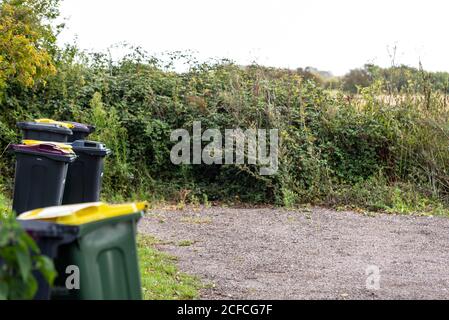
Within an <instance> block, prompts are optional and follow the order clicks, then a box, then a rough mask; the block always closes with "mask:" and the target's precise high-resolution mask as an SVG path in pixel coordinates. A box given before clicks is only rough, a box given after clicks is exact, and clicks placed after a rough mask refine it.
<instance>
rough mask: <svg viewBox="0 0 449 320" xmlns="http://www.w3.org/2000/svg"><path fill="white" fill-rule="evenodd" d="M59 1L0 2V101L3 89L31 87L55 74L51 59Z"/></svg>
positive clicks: (12, 0) (21, 0)
mask: <svg viewBox="0 0 449 320" xmlns="http://www.w3.org/2000/svg"><path fill="white" fill-rule="evenodd" d="M58 2H59V0H4V1H2V2H1V3H0V98H2V95H3V94H4V90H5V88H6V87H7V86H12V85H14V84H16V83H17V84H18V85H21V86H23V87H32V86H33V85H35V83H36V82H37V81H41V80H43V81H45V79H46V77H47V76H49V75H52V74H55V73H56V69H55V66H54V64H53V59H52V51H54V50H55V48H56V47H55V41H56V37H55V33H56V30H55V28H54V27H53V26H52V25H51V24H50V22H51V21H52V20H53V19H55V18H56V17H57V16H58V10H57V7H58Z"/></svg>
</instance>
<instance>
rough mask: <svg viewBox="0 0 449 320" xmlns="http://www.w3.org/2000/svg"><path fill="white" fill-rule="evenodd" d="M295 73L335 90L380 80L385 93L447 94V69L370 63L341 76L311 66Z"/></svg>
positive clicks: (355, 89)
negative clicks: (384, 66) (437, 70)
mask: <svg viewBox="0 0 449 320" xmlns="http://www.w3.org/2000/svg"><path fill="white" fill-rule="evenodd" d="M295 72H297V73H298V74H300V75H301V76H302V77H303V78H305V79H310V80H313V81H315V82H316V83H318V84H319V85H321V86H322V87H324V88H327V89H339V90H343V91H345V92H347V93H357V92H359V90H360V89H362V88H366V87H369V86H371V85H372V84H374V83H375V82H376V81H378V82H381V83H382V85H383V89H384V90H385V91H386V92H388V93H389V94H392V93H400V92H404V91H407V92H409V93H410V92H415V93H421V94H426V92H428V91H429V90H432V91H435V90H436V91H439V92H442V93H445V94H447V93H449V72H429V71H425V70H424V69H423V68H422V67H420V68H414V67H410V66H406V65H400V66H392V67H389V68H381V67H379V66H376V65H374V64H366V65H365V66H363V67H362V68H357V69H352V70H350V71H349V72H348V73H347V74H345V75H344V76H341V77H334V76H332V74H331V73H329V72H326V71H320V70H318V69H315V68H312V67H306V68H298V69H296V70H295ZM423 83H425V85H423Z"/></svg>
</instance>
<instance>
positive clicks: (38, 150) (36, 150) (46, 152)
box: [9, 141, 76, 162]
mask: <svg viewBox="0 0 449 320" xmlns="http://www.w3.org/2000/svg"><path fill="white" fill-rule="evenodd" d="M9 149H10V150H13V151H14V152H15V153H22V154H29V155H35V156H42V157H46V158H48V159H52V160H56V161H62V162H73V161H75V159H76V154H75V153H74V152H66V151H64V150H62V149H60V148H58V147H57V145H54V144H53V143H51V142H44V141H42V142H41V143H39V144H34V145H25V144H10V145H9Z"/></svg>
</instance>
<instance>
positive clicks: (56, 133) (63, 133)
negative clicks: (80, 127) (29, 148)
mask: <svg viewBox="0 0 449 320" xmlns="http://www.w3.org/2000/svg"><path fill="white" fill-rule="evenodd" d="M17 126H18V127H19V128H20V129H21V130H22V133H23V140H39V141H54V142H67V140H68V137H69V136H72V135H73V132H72V130H70V129H69V128H66V127H63V126H60V125H58V124H51V123H37V122H18V123H17Z"/></svg>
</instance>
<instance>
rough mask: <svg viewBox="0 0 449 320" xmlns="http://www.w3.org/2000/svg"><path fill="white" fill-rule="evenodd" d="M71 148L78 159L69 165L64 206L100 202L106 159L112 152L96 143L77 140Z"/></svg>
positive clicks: (63, 200)
mask: <svg viewBox="0 0 449 320" xmlns="http://www.w3.org/2000/svg"><path fill="white" fill-rule="evenodd" d="M71 146H72V148H73V151H74V152H75V153H76V155H77V158H76V160H75V161H74V162H73V163H71V164H69V169H68V172H67V180H66V183H65V190H64V197H63V199H62V204H74V203H84V202H96V201H99V200H100V191H101V180H102V177H103V164H104V158H105V157H106V156H107V155H108V154H109V153H110V150H109V149H107V148H106V147H105V145H104V144H102V143H100V142H95V141H85V140H77V141H75V142H73V143H72V144H71Z"/></svg>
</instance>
